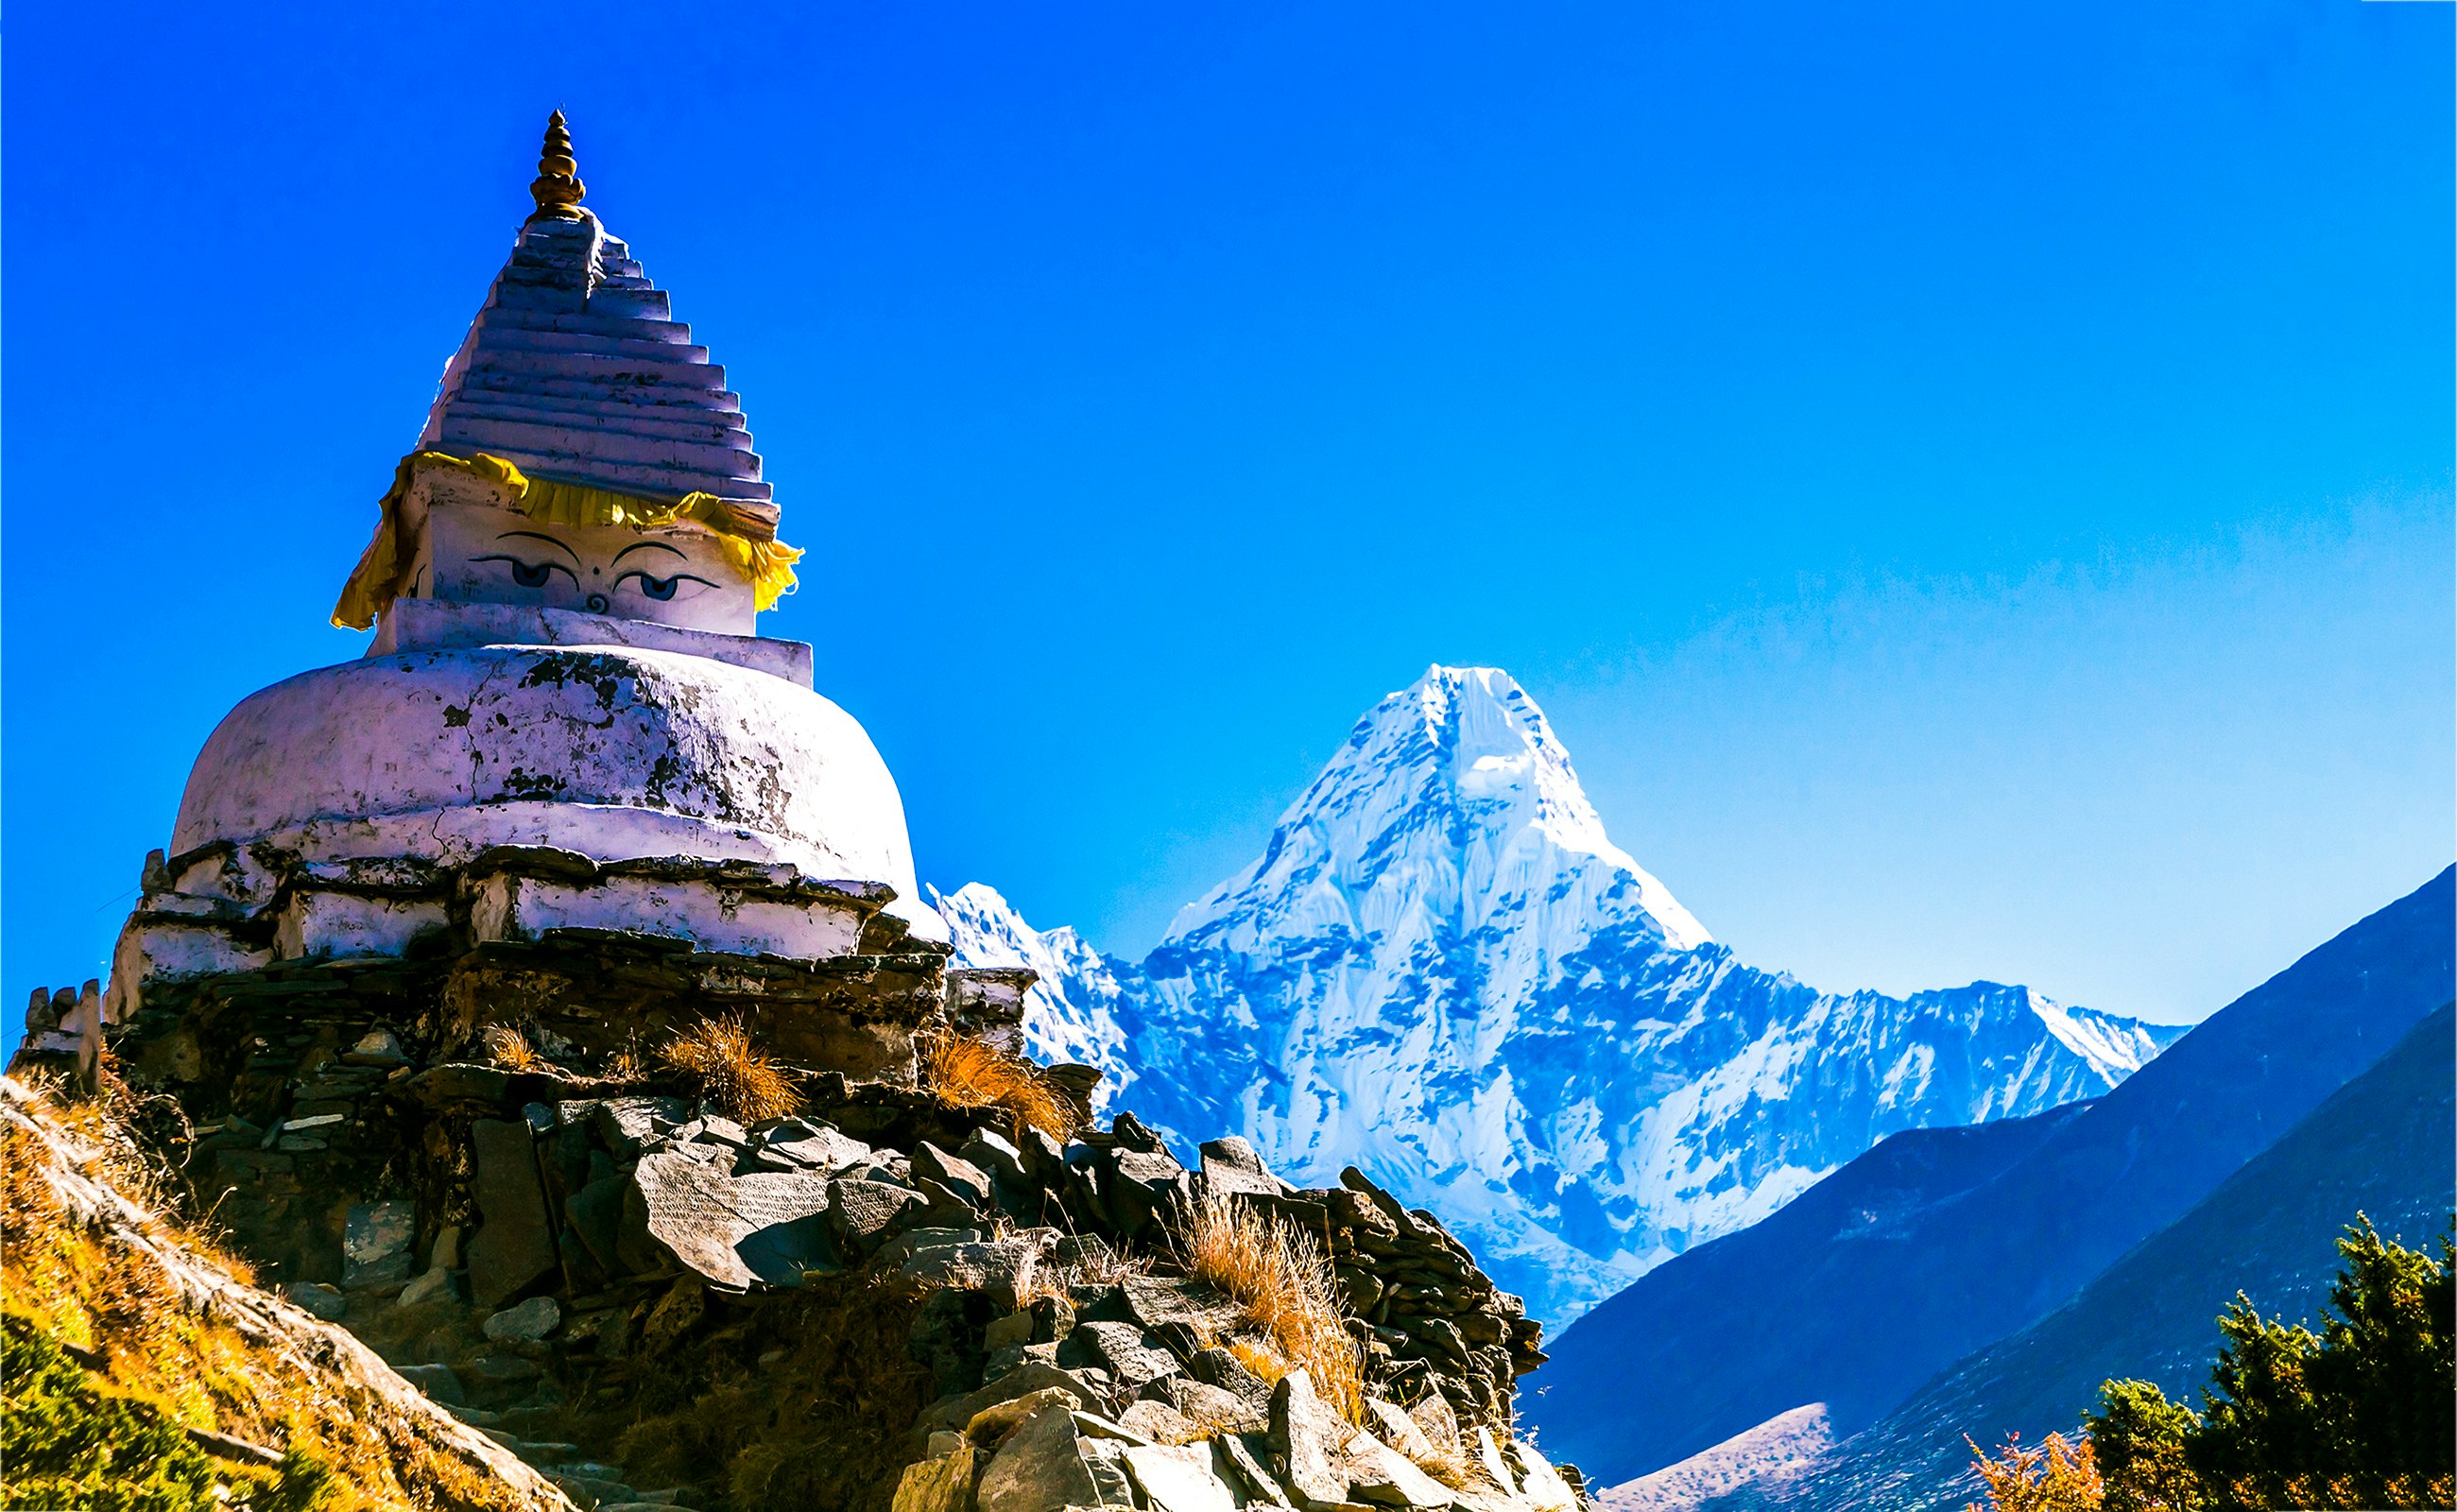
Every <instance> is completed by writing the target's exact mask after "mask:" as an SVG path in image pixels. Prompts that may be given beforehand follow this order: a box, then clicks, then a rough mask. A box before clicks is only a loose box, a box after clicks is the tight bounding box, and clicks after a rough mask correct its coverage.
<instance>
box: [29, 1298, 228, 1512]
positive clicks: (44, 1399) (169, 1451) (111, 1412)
mask: <svg viewBox="0 0 2457 1512" xmlns="http://www.w3.org/2000/svg"><path fill="white" fill-rule="evenodd" d="M0 1382H5V1385H0V1503H5V1504H7V1505H9V1506H24V1507H76V1508H79V1509H82V1512H222V1508H223V1507H224V1505H225V1503H224V1502H219V1501H217V1500H216V1499H215V1497H214V1482H215V1481H216V1480H217V1475H218V1467H217V1465H216V1464H215V1462H214V1461H213V1460H212V1459H211V1458H209V1457H208V1456H207V1455H206V1454H205V1453H204V1451H202V1450H200V1449H198V1448H197V1447H196V1444H195V1443H194V1442H192V1441H191V1440H189V1438H188V1436H187V1435H186V1434H184V1433H182V1432H180V1431H179V1429H178V1428H177V1426H175V1424H172V1423H169V1422H165V1421H164V1420H163V1419H162V1417H161V1414H159V1413H158V1412H156V1411H155V1409H154V1408H153V1407H151V1406H149V1405H148V1404H146V1403H144V1402H140V1401H136V1400H134V1399H133V1398H127V1397H118V1396H113V1395H110V1394H108V1393H105V1392H101V1391H97V1390H95V1389H94V1386H93V1382H92V1381H91V1380H89V1379H88V1378H87V1376H86V1373H85V1371H84V1369H83V1368H82V1367H80V1366H79V1365H78V1364H77V1362H76V1361H75V1360H73V1359H72V1358H70V1357H69V1356H68V1355H67V1353H66V1352H64V1351H63V1350H61V1348H60V1347H59V1346H58V1345H57V1344H55V1343H53V1342H52V1340H51V1339H49V1338H47V1337H45V1336H43V1335H42V1334H40V1333H38V1332H36V1330H35V1329H34V1328H33V1326H32V1325H31V1324H30V1323H28V1322H27V1321H26V1320H25V1319H23V1318H19V1317H15V1316H10V1318H9V1319H8V1322H7V1332H6V1335H5V1336H0Z"/></svg>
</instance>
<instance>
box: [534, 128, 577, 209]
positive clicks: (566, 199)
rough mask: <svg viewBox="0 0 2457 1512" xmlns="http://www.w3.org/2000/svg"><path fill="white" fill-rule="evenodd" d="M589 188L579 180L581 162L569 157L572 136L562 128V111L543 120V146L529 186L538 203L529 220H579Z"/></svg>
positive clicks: (539, 151) (539, 150)
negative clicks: (544, 139)
mask: <svg viewBox="0 0 2457 1512" xmlns="http://www.w3.org/2000/svg"><path fill="white" fill-rule="evenodd" d="M587 194H588V185H587V184H584V183H582V182H581V181H580V163H579V161H578V160H577V159H575V158H574V157H573V156H572V155H571V133H570V132H568V131H567V130H565V129H564V124H563V112H561V111H557V112H555V113H554V114H551V115H549V116H547V119H546V145H545V146H544V147H541V148H539V149H538V176H537V178H536V181H535V182H533V183H531V184H530V185H529V197H530V198H532V199H535V200H536V201H537V210H536V211H535V212H534V213H533V214H532V215H531V216H530V217H529V218H530V219H532V220H538V219H547V220H578V219H579V218H580V217H581V214H582V212H581V209H580V201H581V199H582V197H585V196H586V195H587Z"/></svg>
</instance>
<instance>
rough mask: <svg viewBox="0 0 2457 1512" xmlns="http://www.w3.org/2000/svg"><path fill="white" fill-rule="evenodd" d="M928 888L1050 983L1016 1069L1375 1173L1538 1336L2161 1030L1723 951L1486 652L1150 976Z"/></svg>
mask: <svg viewBox="0 0 2457 1512" xmlns="http://www.w3.org/2000/svg"><path fill="white" fill-rule="evenodd" d="M938 903H939V910H940V912H941V913H942V914H943V915H944V916H945V917H946V919H947V922H948V925H949V929H950V932H951V935H952V937H953V939H954V942H955V945H956V951H957V955H958V957H959V959H960V960H961V961H962V962H963V963H966V964H977V965H1028V966H1031V967H1032V968H1033V969H1034V970H1035V971H1038V972H1040V973H1041V974H1042V978H1043V981H1042V985H1041V987H1039V988H1037V989H1036V990H1035V992H1034V994H1033V997H1032V999H1031V1001H1030V1002H1029V1004H1028V1005H1027V1016H1026V1021H1025V1032H1026V1037H1027V1040H1028V1042H1029V1043H1030V1044H1031V1045H1032V1046H1033V1048H1034V1051H1035V1053H1036V1054H1040V1055H1043V1057H1044V1058H1048V1059H1062V1058H1063V1059H1069V1060H1087V1061H1091V1062H1094V1063H1095V1064H1099V1065H1102V1066H1104V1067H1107V1068H1109V1069H1110V1071H1111V1073H1112V1074H1111V1078H1110V1082H1109V1085H1110V1087H1111V1088H1112V1089H1114V1090H1115V1093H1116V1098H1117V1103H1118V1105H1119V1106H1123V1107H1127V1108H1133V1109H1134V1111H1135V1112H1136V1114H1137V1115H1138V1116H1140V1117H1142V1118H1143V1119H1144V1120H1145V1121H1146V1122H1147V1123H1150V1124H1152V1125H1153V1126H1155V1127H1157V1128H1160V1129H1165V1130H1172V1131H1174V1132H1176V1133H1179V1134H1184V1135H1187V1136H1189V1137H1191V1138H1195V1139H1200V1138H1208V1137H1211V1136H1212V1135H1214V1134H1217V1133H1219V1132H1221V1131H1223V1130H1227V1131H1231V1132H1235V1133H1238V1134H1242V1135H1244V1136H1245V1137H1246V1138H1247V1139H1248V1140H1249V1141H1251V1142H1252V1143H1253V1145H1254V1146H1255V1148H1256V1149H1257V1150H1260V1151H1261V1152H1262V1154H1263V1155H1264V1156H1265V1158H1266V1159H1268V1160H1269V1161H1270V1163H1271V1165H1272V1167H1273V1168H1274V1169H1275V1170H1279V1171H1280V1172H1281V1173H1282V1174H1283V1175H1285V1176H1287V1177H1289V1178H1290V1179H1291V1180H1295V1181H1301V1182H1307V1183H1310V1184H1312V1185H1318V1186H1319V1185H1329V1184H1331V1183H1333V1182H1335V1181H1336V1180H1337V1179H1338V1175H1339V1171H1340V1169H1341V1168H1342V1167H1343V1166H1347V1165H1355V1166H1358V1167H1360V1168H1362V1169H1363V1170H1365V1172H1366V1173H1367V1174H1368V1175H1370V1176H1372V1177H1373V1179H1374V1180H1376V1181H1378V1182H1381V1183H1383V1184H1384V1185H1386V1186H1387V1187H1389V1188H1391V1189H1392V1190H1393V1191H1397V1192H1399V1193H1401V1194H1402V1195H1403V1196H1404V1197H1405V1198H1406V1200H1407V1201H1409V1202H1410V1203H1412V1204H1414V1205H1417V1206H1422V1207H1425V1208H1429V1209H1431V1210H1433V1211H1434V1212H1436V1213H1438V1214H1440V1215H1441V1217H1442V1218H1443V1220H1444V1221H1445V1222H1447V1223H1449V1224H1450V1225H1451V1226H1452V1227H1454V1228H1455V1229H1457V1230H1459V1231H1461V1232H1464V1233H1466V1234H1468V1235H1470V1236H1471V1237H1472V1238H1473V1239H1474V1240H1475V1242H1476V1246H1477V1249H1478V1253H1479V1254H1480V1255H1481V1256H1482V1257H1483V1258H1484V1259H1485V1261H1486V1263H1487V1266H1488V1268H1489V1269H1490V1270H1492V1272H1493V1273H1494V1274H1496V1275H1497V1276H1501V1277H1503V1278H1505V1280H1506V1281H1508V1282H1510V1283H1512V1284H1515V1285H1517V1286H1518V1288H1519V1289H1520V1290H1522V1291H1523V1292H1525V1293H1526V1295H1527V1299H1528V1304H1529V1308H1530V1311H1531V1312H1532V1313H1533V1314H1534V1315H1538V1316H1542V1317H1548V1318H1550V1319H1552V1320H1553V1321H1555V1322H1564V1321H1567V1320H1568V1318H1569V1317H1571V1316H1574V1315H1576V1314H1577V1313H1579V1312H1580V1311H1581V1310H1583V1309H1584V1308H1585V1307H1587V1306H1589V1305H1592V1304H1593V1303H1594V1302H1595V1301H1597V1300H1599V1299H1600V1298H1601V1297H1602V1296H1604V1295H1608V1294H1609V1293H1610V1292H1612V1291H1615V1290H1618V1289H1619V1288H1620V1287H1621V1285H1623V1284H1625V1283H1626V1282H1627V1281H1628V1280H1629V1279H1630V1278H1632V1277H1634V1276H1636V1275H1638V1274H1641V1273H1642V1272H1644V1271H1645V1270H1647V1269H1648V1268H1649V1267H1651V1266H1654V1265H1656V1264H1659V1263H1661V1262H1662V1261H1663V1260H1665V1259H1668V1258H1670V1257H1671V1256H1672V1255H1674V1254H1677V1253H1681V1252H1682V1251H1683V1250H1685V1249H1687V1248H1688V1247H1690V1246H1692V1245H1695V1244H1699V1243H1702V1242H1703V1241H1704V1240H1706V1239H1710V1238H1713V1237H1714V1236H1716V1235H1717V1234H1720V1233H1726V1232H1731V1231H1732V1230H1735V1229H1738V1228H1742V1227H1745V1226H1746V1225H1747V1224H1750V1223H1753V1222H1755V1221H1756V1220H1757V1219H1759V1218H1762V1217H1764V1216H1765V1215H1766V1214H1767V1213H1769V1212H1773V1211H1774V1210H1775V1209H1776V1208H1778V1207H1780V1206H1781V1205H1782V1204H1784V1203H1785V1202H1786V1201H1788V1200H1790V1198H1791V1197H1793V1196H1795V1195H1797V1194H1798V1193H1799V1192H1800V1191H1803V1190H1805V1189H1806V1188H1807V1187H1808V1186H1809V1185H1811V1184H1812V1183H1814V1182H1815V1181H1816V1180H1818V1178H1820V1177H1821V1176H1823V1175H1824V1174H1826V1172H1827V1171H1829V1170H1833V1169H1834V1168H1835V1167H1837V1166H1840V1165H1841V1164H1843V1163H1844V1162H1845V1161H1848V1160H1849V1159H1851V1158H1852V1157H1854V1156H1856V1155H1858V1154H1859V1153H1860V1152H1861V1151H1863V1150H1867V1149H1868V1148H1869V1146H1871V1145H1873V1144H1874V1143H1876V1141H1877V1140H1879V1139H1880V1138H1883V1137H1884V1136H1885V1135H1887V1134H1889V1133H1892V1132H1894V1131H1895V1130H1897V1129H1912V1128H1921V1127H1926V1126H1931V1125H1939V1124H1966V1123H1975V1122H1980V1121H1984V1120H1987V1119H1992V1118H2002V1117H2008V1116H2014V1115H2019V1114H2025V1113H2032V1112H2037V1111H2040V1110H2042V1109H2044V1108H2051V1107H2054V1106H2055V1105H2057V1104H2060V1103H2065V1102H2070V1101H2072V1100H2074V1099H2075V1098H2080V1097H2091V1096H2096V1094H2098V1093H2099V1092H2102V1091H2105V1090H2106V1089H2107V1088H2108V1087H2112V1086H2114V1085H2115V1084H2116V1082H2118V1081H2120V1080H2122V1079H2123V1078H2124V1077H2125V1076H2128V1075H2130V1074H2131V1073H2132V1071H2133V1070H2135V1069H2136V1068H2137V1067H2139V1066H2140V1065H2141V1064H2142V1063H2143V1062H2144V1061H2146V1060H2148V1059H2149V1057H2150V1056H2151V1055H2153V1054H2155V1053H2156V1052H2157V1051H2158V1048H2160V1047H2161V1046H2164V1045H2165V1044H2166V1043H2167V1042H2168V1041H2169V1040H2171V1039H2173V1038H2174V1037H2175V1035H2176V1034H2177V1033H2179V1032H2181V1031H2180V1030H2176V1029H2168V1028H2158V1027H2153V1026H2150V1025H2139V1024H2136V1023H2133V1022H2131V1021H2129V1020H2124V1019H2118V1018H2115V1017H2113V1016H2111V1015H2107V1014H2101V1013H2094V1012H2092V1011H2090V1010H2088V1009H2083V1008H2067V1007H2064V1006H2062V1005H2057V1004H2054V1003H2052V1002H2050V1001H2049V1000H2047V999H2046V998H2044V997H2041V996H2040V995H2038V994H2037V993H2034V992H2032V991H2031V990H2029V989H2028V988H2025V987H2007V986H1998V985H1996V984H1991V983H1974V984H1972V985H1970V986H1967V987H1957V988H1951V989H1947V990H1944V991H1937V992H1923V993H1918V994H1915V995H1913V996H1912V997H1910V998H1908V999H1897V998H1891V997H1888V996H1886V995H1884V994H1882V993H1875V992H1855V993H1851V994H1848V995H1836V994H1831V993H1820V992H1818V991H1816V990H1814V989H1812V988H1810V987H1807V986H1804V985H1803V984H1800V983H1798V982H1796V981H1794V980H1793V979H1791V978H1790V977H1788V976H1786V975H1782V974H1778V973H1769V972H1765V971H1759V970H1753V969H1751V968H1750V967H1748V966H1745V965H1744V964H1742V963H1740V962H1739V961H1737V960H1735V959H1734V958H1733V956H1732V953H1731V952H1730V951H1729V950H1727V949H1725V948H1724V947H1723V946H1721V945H1717V944H1713V943H1711V942H1708V939H1707V935H1706V931H1705V930H1704V929H1703V927H1701V926H1700V925H1699V923H1698V922H1697V921H1696V920H1695V919H1693V918H1691V917H1690V915H1689V913H1688V911H1687V910H1686V909H1684V908H1683V907H1682V906H1681V904H1680V903H1679V902H1678V901H1675V900H1674V899H1673V897H1672V895H1671V893H1670V891H1669V890H1668V889H1666V888H1665V887H1664V886H1663V884H1662V882H1660V881H1658V880H1656V879H1655V878H1653V877H1651V876H1649V875H1647V873H1646V872H1645V871H1644V870H1642V869H1641V868H1640V866H1639V865H1638V863H1637V862H1636V861H1635V860H1632V859H1631V858H1630V856H1629V855H1628V854H1627V853H1625V852H1624V851H1622V850H1621V848H1620V847H1619V846H1616V845H1614V844H1613V843H1612V841H1611V839H1608V838H1607V837H1606V835H1605V833H1604V827H1603V822H1602V820H1601V819H1600V818H1599V817H1598V816H1597V813H1596V810H1595V806H1594V805H1593V804H1592V803H1590V802H1589V801H1588V800H1587V797H1586V795H1585V793H1584V792H1583V791H1582V790H1581V789H1580V786H1579V780H1578V777H1577V775H1576V773H1575V772H1574V771H1573V770H1572V767H1571V764H1570V757H1569V753H1568V752H1567V751H1566V750H1564V749H1563V748H1562V745H1561V743H1560V741H1559V739H1558V738H1557V737H1556V736H1555V735H1554V733H1553V730H1552V727H1551V725H1550V724H1549V723H1548V722H1547V721H1546V720H1545V718H1544V715H1543V713H1542V711H1540V710H1539V709H1538V708H1537V707H1536V703H1535V700H1534V699H1532V698H1530V697H1529V696H1528V695H1527V694H1526V692H1525V691H1524V690H1523V689H1521V688H1520V687H1519V686H1518V684H1517V683H1516V682H1514V681H1512V680H1511V678H1510V677H1509V675H1508V674H1507V673H1501V672H1498V671H1497V670H1494V669H1492V668H1450V667H1440V666H1436V667H1434V668H1431V669H1430V670H1428V671H1427V672H1426V673H1425V674H1424V675H1423V676H1422V677H1420V678H1418V679H1417V680H1416V681H1415V682H1414V683H1413V684H1411V685H1410V686H1409V687H1407V688H1405V689H1402V690H1400V691H1399V692H1397V693H1394V694H1391V695H1390V696H1389V697H1387V698H1384V699H1383V700H1382V701H1381V702H1380V703H1378V704H1377V705H1375V706H1374V708H1373V710H1372V711H1371V712H1370V713H1368V714H1367V715H1365V717H1364V718H1363V719H1361V720H1359V721H1358V722H1357V724H1356V726H1355V728H1354V729H1353V730H1352V732H1351V733H1350V735H1349V738H1348V740H1347V741H1346V742H1345V743H1344V744H1343V745H1342V746H1341V748H1340V750H1339V752H1338V754H1337V755H1336V756H1333V757H1332V760H1331V762H1330V763H1329V764H1328V765H1327V766H1326V767H1325V768H1324V769H1323V772H1322V774H1321V775H1320V776H1319V777H1315V778H1314V780H1313V781H1312V782H1311V783H1310V784H1309V785H1308V786H1307V787H1306V789H1305V791H1304V792H1303V793H1302V794H1300V795H1299V796H1298V797H1297V799H1296V801H1295V802H1293V803H1291V804H1290V806H1289V809H1288V811H1287V813H1285V814H1284V815H1282V816H1281V818H1280V821H1279V823H1278V825H1277V826H1276V827H1275V828H1274V829H1273V831H1272V833H1271V837H1270V841H1269V842H1268V844H1267V845H1266V846H1265V847H1264V851H1263V854H1262V855H1261V856H1260V857H1259V858H1257V859H1256V860H1255V861H1254V862H1253V863H1252V864H1251V865H1249V866H1247V867H1246V868H1244V869H1243V870H1241V871H1240V872H1238V873H1237V875H1236V876H1234V877H1232V878H1230V879H1229V880H1227V881H1225V882H1223V883H1222V884H1220V885H1219V886H1218V887H1216V888H1213V889H1212V890H1211V891H1210V892H1209V893H1208V894H1207V895H1206V896H1205V897H1204V898H1203V900H1202V901H1199V902H1197V903H1195V904H1193V905H1191V906H1190V907H1188V908H1187V909H1186V910H1185V911H1184V912H1183V913H1181V914H1180V915H1179V917H1178V919H1177V921H1176V922H1175V923H1174V924H1173V925H1171V927H1170V929H1169V932H1168V934H1167V938H1165V939H1164V940H1162V942H1160V944H1159V945H1158V946H1157V947H1155V948H1154V949H1153V951H1152V952H1151V954H1150V955H1149V956H1147V957H1146V959H1145V960H1144V961H1143V963H1141V964H1140V965H1136V964H1132V963H1126V962H1124V961H1119V960H1117V959H1115V958H1111V957H1103V956H1100V955H1099V954H1097V953H1096V952H1094V951H1092V950H1091V949H1090V948H1089V947H1088V946H1086V945H1085V944H1084V942H1083V941H1082V940H1081V939H1080V938H1078V937H1077V936H1076V935H1075V934H1074V932H1073V931H1071V930H1053V931H1050V932H1048V933H1046V934H1043V933H1039V932H1037V931H1035V930H1033V929H1032V928H1031V927H1030V926H1029V925H1028V924H1026V923H1024V922H1023V921H1022V919H1021V918H1018V917H1017V916H1016V915H1015V912H1014V910H1013V909H1012V908H1010V907H1008V906H1007V904H1006V902H1005V901H1004V900H1003V899H1001V898H1000V897H999V896H998V895H997V894H996V893H995V892H992V891H991V890H990V889H988V888H986V887H981V886H980V885H978V884H976V885H974V886H969V887H965V888H962V889H960V890H959V891H958V892H957V893H955V894H953V895H952V896H950V897H947V898H943V899H939V900H938Z"/></svg>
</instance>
